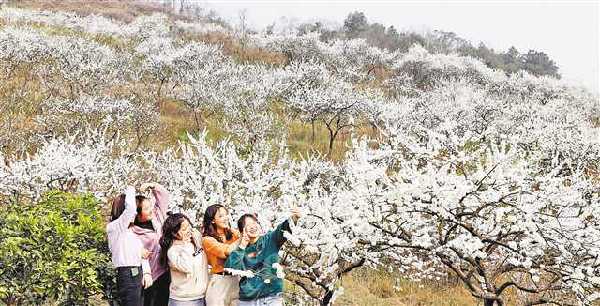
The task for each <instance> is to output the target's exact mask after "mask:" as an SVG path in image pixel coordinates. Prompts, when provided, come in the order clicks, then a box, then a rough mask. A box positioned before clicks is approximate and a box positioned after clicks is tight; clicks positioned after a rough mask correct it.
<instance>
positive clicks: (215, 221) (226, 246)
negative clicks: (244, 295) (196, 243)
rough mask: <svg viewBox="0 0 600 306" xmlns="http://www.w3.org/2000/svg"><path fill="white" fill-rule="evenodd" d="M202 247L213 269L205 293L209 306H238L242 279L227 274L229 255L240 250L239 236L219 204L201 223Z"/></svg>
mask: <svg viewBox="0 0 600 306" xmlns="http://www.w3.org/2000/svg"><path fill="white" fill-rule="evenodd" d="M202 225H203V226H202V231H203V232H202V236H203V239H202V246H203V248H204V251H205V252H206V257H207V259H208V264H209V265H210V267H211V269H210V273H211V277H210V281H209V282H208V289H207V291H206V305H207V306H236V305H237V304H238V299H239V291H240V288H239V278H238V277H237V276H233V275H231V274H229V273H228V272H225V271H224V267H223V265H224V264H225V260H226V259H227V256H229V253H231V252H232V251H233V250H235V249H236V248H237V245H238V243H239V241H238V238H239V237H240V234H239V232H238V231H236V230H232V229H231V226H230V225H229V212H228V211H227V209H226V208H225V207H223V206H222V205H219V204H215V205H211V206H209V207H208V208H207V209H206V212H205V213H204V218H203V221H202Z"/></svg>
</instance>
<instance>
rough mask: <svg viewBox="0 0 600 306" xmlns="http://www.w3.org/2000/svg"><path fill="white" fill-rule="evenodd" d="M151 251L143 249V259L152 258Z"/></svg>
mask: <svg viewBox="0 0 600 306" xmlns="http://www.w3.org/2000/svg"><path fill="white" fill-rule="evenodd" d="M150 253H151V252H150V251H148V250H146V249H145V248H142V259H148V257H150Z"/></svg>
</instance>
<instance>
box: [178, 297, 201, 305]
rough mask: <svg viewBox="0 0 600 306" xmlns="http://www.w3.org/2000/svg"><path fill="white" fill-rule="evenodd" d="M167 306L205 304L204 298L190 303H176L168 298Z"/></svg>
mask: <svg viewBox="0 0 600 306" xmlns="http://www.w3.org/2000/svg"><path fill="white" fill-rule="evenodd" d="M169 306H206V302H205V301H204V298H201V299H197V300H192V301H178V300H174V299H171V298H170V299H169Z"/></svg>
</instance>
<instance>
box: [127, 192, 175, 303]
mask: <svg viewBox="0 0 600 306" xmlns="http://www.w3.org/2000/svg"><path fill="white" fill-rule="evenodd" d="M140 189H141V190H142V191H146V190H148V189H150V190H151V191H152V195H153V197H154V203H152V201H151V200H150V199H149V198H147V197H145V196H141V195H138V196H136V206H137V215H136V218H135V221H134V223H133V226H132V227H131V230H132V231H133V233H135V234H136V235H137V236H138V237H139V238H140V240H141V241H142V244H143V245H144V248H145V249H146V250H148V252H149V257H148V260H149V262H150V270H151V274H152V280H153V283H152V286H150V287H149V288H146V289H144V306H167V304H168V303H169V285H170V283H171V278H170V275H169V273H168V271H167V267H166V266H165V265H162V264H161V263H160V261H159V254H160V244H159V240H160V237H161V236H162V226H163V223H164V222H165V220H166V219H167V211H168V210H169V192H168V191H167V190H166V189H165V188H164V187H163V186H161V185H159V184H157V183H145V184H142V186H141V188H140Z"/></svg>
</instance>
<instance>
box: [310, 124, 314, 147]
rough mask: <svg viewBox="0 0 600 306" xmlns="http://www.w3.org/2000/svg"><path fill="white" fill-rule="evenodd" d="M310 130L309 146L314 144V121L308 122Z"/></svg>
mask: <svg viewBox="0 0 600 306" xmlns="http://www.w3.org/2000/svg"><path fill="white" fill-rule="evenodd" d="M310 125H311V128H312V134H311V135H310V143H311V144H313V145H314V144H315V121H314V120H312V121H311V122H310Z"/></svg>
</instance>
